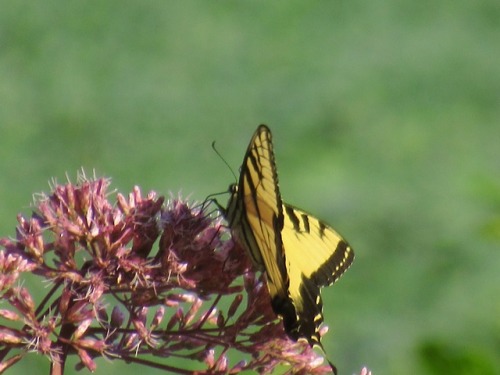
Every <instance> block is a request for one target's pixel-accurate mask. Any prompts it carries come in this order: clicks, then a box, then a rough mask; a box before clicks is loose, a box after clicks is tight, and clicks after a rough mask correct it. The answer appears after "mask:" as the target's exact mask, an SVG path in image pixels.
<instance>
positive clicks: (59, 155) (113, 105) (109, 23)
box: [0, 0, 500, 374]
mask: <svg viewBox="0 0 500 375" xmlns="http://www.w3.org/2000/svg"><path fill="white" fill-rule="evenodd" d="M0 9H1V10H0V137H1V138H0V139H1V142H0V176H1V177H0V197H1V200H2V204H1V205H0V235H1V236H7V235H14V227H15V224H16V219H15V218H16V214H17V213H18V212H25V213H27V212H29V206H30V202H31V200H32V194H33V193H36V192H40V191H48V183H47V182H48V181H49V180H50V179H51V178H53V177H55V178H57V179H58V181H60V182H64V181H65V180H66V177H65V175H66V173H67V174H68V175H69V176H70V177H71V179H72V180H73V181H74V180H75V176H76V172H77V170H79V169H80V168H81V167H83V168H84V169H85V170H86V171H87V174H88V175H92V170H95V171H96V174H97V175H99V176H108V177H111V178H112V179H113V187H115V188H117V189H118V190H119V191H121V192H124V193H127V192H129V191H130V190H131V188H132V187H133V185H140V186H141V188H142V190H143V192H144V193H145V192H147V191H149V190H155V191H157V192H159V193H161V194H166V195H168V194H169V192H173V193H174V194H177V192H179V191H181V192H182V194H183V195H184V196H187V195H188V194H190V197H191V198H193V199H196V200H203V199H204V198H205V197H206V196H207V195H208V194H210V193H214V192H219V191H223V190H226V189H227V186H228V185H229V183H231V182H233V177H232V175H231V173H230V171H229V170H228V168H227V167H226V166H225V165H224V164H223V163H222V162H221V160H220V159H219V158H218V157H217V156H216V154H215V153H214V152H213V150H212V148H211V143H212V141H213V140H215V141H216V142H217V147H218V149H219V151H220V152H221V154H222V155H223V156H224V158H226V160H227V161H228V163H229V164H230V165H231V166H232V167H233V169H234V170H235V171H237V168H238V167H239V165H240V163H241V161H242V158H243V154H244V151H245V149H246V147H247V144H248V142H249V140H250V137H251V135H252V133H253V131H254V130H255V128H256V126H257V125H258V124H259V123H266V124H268V125H269V126H270V127H271V129H272V130H273V133H274V143H275V149H276V157H277V162H278V168H279V173H280V183H281V190H282V194H283V196H284V197H285V199H286V200H287V201H288V202H290V203H293V204H294V205H297V206H299V207H302V208H305V209H306V210H307V211H310V212H312V213H314V214H316V215H317V216H319V217H321V218H323V219H324V220H326V221H327V222H329V223H331V224H332V225H333V226H334V227H335V228H336V229H337V230H339V231H340V232H341V233H342V234H343V235H344V236H345V237H346V238H347V239H348V240H349V241H350V242H351V244H352V246H353V247H354V249H355V251H356V256H357V258H356V260H355V262H354V265H353V267H352V268H351V269H350V270H349V271H348V272H347V274H346V275H345V277H344V278H342V280H341V281H340V282H339V283H338V284H336V286H335V287H332V288H328V289H325V290H324V292H323V296H324V300H325V317H326V318H325V321H326V323H327V324H328V325H329V327H330V332H329V334H328V335H327V337H326V338H325V342H324V345H325V347H326V351H327V353H328V354H329V357H330V358H331V360H332V361H333V362H334V363H336V365H337V366H338V368H339V372H340V374H352V373H359V370H360V369H361V367H362V366H364V365H367V366H369V367H370V368H371V369H372V370H373V371H374V374H444V373H450V374H451V373H453V374H500V370H499V369H500V359H499V356H498V353H500V298H499V296H500V272H499V270H500V171H499V169H500V146H499V143H500V123H499V120H500V44H499V41H500V3H499V2H498V1H497V0H484V1H477V2H470V1H460V0H459V1H440V2H435V1H426V0H424V1H419V2H415V1H393V0H375V1H370V2H367V1H352V2H346V1H332V2H326V1H320V2H302V1H288V2H285V1H277V2H264V1H248V2H243V1H182V2H181V1H179V2H167V1H143V2H138V1H135V2H134V1H107V2H97V1H90V2H89V1H43V2H32V1H0ZM223 199H224V198H223ZM45 368H46V369H48V361H47V360H46V359H43V358H37V356H35V355H32V356H29V357H28V359H26V360H24V361H22V362H21V363H20V364H19V365H17V366H16V367H14V369H13V370H10V372H9V373H13V374H15V373H19V374H21V373H27V371H31V372H33V371H36V373H47V372H46V371H45ZM141 370H142V371H144V370H143V369H141V368H138V367H136V366H127V365H119V364H110V363H109V361H102V360H101V361H99V362H98V373H100V374H105V373H108V372H113V373H118V371H120V372H123V374H126V373H129V374H136V373H137V372H138V371H141ZM147 371H148V374H149V373H150V374H153V373H155V372H154V371H153V370H147ZM67 373H68V374H70V373H74V370H73V368H68V371H67Z"/></svg>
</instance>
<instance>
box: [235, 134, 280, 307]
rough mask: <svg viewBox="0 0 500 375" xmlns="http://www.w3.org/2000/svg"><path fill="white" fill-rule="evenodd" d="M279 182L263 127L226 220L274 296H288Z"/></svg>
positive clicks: (247, 158) (251, 146)
mask: <svg viewBox="0 0 500 375" xmlns="http://www.w3.org/2000/svg"><path fill="white" fill-rule="evenodd" d="M277 181H278V177H277V174H276V166H275V163H274V153H273V148H272V140H271V132H270V131H269V129H268V128H267V127H266V126H263V125H262V126H260V127H259V128H258V129H257V131H256V132H255V134H254V136H253V138H252V141H251V142H250V144H249V146H248V149H247V152H246V154H245V158H244V161H243V165H242V166H241V171H240V180H239V182H238V186H237V187H233V189H232V190H233V192H232V196H231V198H230V201H229V204H228V209H227V213H226V217H227V220H228V221H229V226H230V227H231V229H232V231H233V233H234V234H236V237H237V238H238V240H239V242H240V243H241V244H242V245H244V246H245V247H246V248H247V250H248V251H249V253H250V255H251V256H252V259H253V261H254V263H255V264H256V265H257V266H258V267H259V268H261V269H264V270H265V271H266V274H267V277H268V287H269V290H270V292H271V296H274V295H277V294H278V295H281V296H283V297H285V296H286V294H287V289H288V275H287V270H286V267H285V260H284V252H283V245H282V240H281V230H282V229H283V212H282V204H281V197H280V194H279V190H278V189H277Z"/></svg>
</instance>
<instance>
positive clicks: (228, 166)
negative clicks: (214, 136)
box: [212, 141, 238, 182]
mask: <svg viewBox="0 0 500 375" xmlns="http://www.w3.org/2000/svg"><path fill="white" fill-rule="evenodd" d="M212 149H213V150H214V151H215V153H216V154H217V156H218V157H219V158H220V160H222V162H223V163H224V164H226V167H227V168H228V169H229V170H230V171H231V174H232V175H233V178H234V181H235V182H236V181H237V180H238V178H237V177H236V174H235V173H234V171H233V169H232V168H231V166H230V165H229V163H228V162H227V161H226V159H224V158H223V157H222V155H221V153H220V152H219V150H217V148H216V147H215V141H213V142H212Z"/></svg>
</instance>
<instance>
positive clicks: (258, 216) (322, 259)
mask: <svg viewBox="0 0 500 375" xmlns="http://www.w3.org/2000/svg"><path fill="white" fill-rule="evenodd" d="M224 214H225V217H226V219H227V221H228V223H229V226H230V228H231V230H232V233H233V235H234V236H235V237H236V239H237V240H238V241H239V242H240V243H241V244H242V245H243V246H244V247H245V248H246V249H247V250H248V252H249V254H250V255H251V257H252V259H253V261H254V263H255V265H256V266H257V267H259V269H261V270H264V271H265V272H266V275H267V281H268V283H267V284H268V288H269V292H270V295H271V297H272V306H273V309H274V311H275V313H276V314H277V315H279V316H281V317H282V318H283V323H284V326H285V330H286V332H287V333H288V335H289V336H290V337H291V338H292V339H294V340H298V339H300V338H303V339H306V340H307V341H308V342H309V344H310V345H311V346H313V345H320V346H321V343H320V335H319V327H320V325H321V323H322V321H323V315H322V302H321V296H320V288H321V287H322V286H326V285H329V284H331V283H333V282H334V281H335V280H337V279H338V277H339V276H340V275H341V274H342V273H343V272H344V271H345V270H346V269H347V268H348V267H349V265H350V264H351V263H352V261H353V259H354V252H353V251H352V249H351V248H350V247H349V245H348V244H347V242H345V241H344V240H343V239H342V237H340V236H339V235H338V234H337V233H336V232H335V231H334V230H333V229H331V228H330V227H328V226H327V225H325V224H324V223H322V222H321V221H320V220H318V219H316V218H314V217H313V216H311V215H309V214H307V213H305V212H303V211H301V210H299V209H297V208H294V207H292V206H290V205H287V204H284V203H283V202H282V200H281V196H280V192H279V186H278V176H277V172H276V165H275V161H274V152H273V146H272V136H271V131H270V130H269V128H268V127H267V126H265V125H260V126H259V127H258V129H257V131H256V132H255V134H254V136H253V138H252V140H251V141H250V144H249V146H248V149H247V152H246V154H245V158H244V160H243V165H242V167H241V173H240V179H239V182H238V185H232V186H231V197H230V199H229V203H228V206H227V209H226V210H225V211H224Z"/></svg>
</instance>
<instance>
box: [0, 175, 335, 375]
mask: <svg viewBox="0 0 500 375" xmlns="http://www.w3.org/2000/svg"><path fill="white" fill-rule="evenodd" d="M109 184H110V182H109V180H106V179H96V180H92V181H89V180H84V179H82V180H81V181H80V182H79V183H78V184H71V183H68V184H66V185H56V186H54V188H53V191H52V192H51V193H50V195H42V196H41V197H40V198H38V200H37V202H36V209H35V210H34V213H33V215H32V216H31V218H25V217H22V216H19V217H18V226H17V235H16V238H15V239H12V238H7V237H5V238H0V301H1V303H0V372H2V371H4V370H6V369H7V368H10V367H11V366H13V365H14V364H15V363H17V362H18V361H20V360H21V359H24V358H26V357H28V354H29V353H37V354H43V355H46V356H47V357H48V358H49V359H50V361H51V362H52V365H51V370H50V371H51V373H52V374H58V373H62V372H63V371H62V370H63V369H64V366H65V363H66V358H67V357H68V356H69V355H76V356H78V357H79V360H80V361H79V367H80V368H82V367H85V368H87V369H89V370H90V371H94V370H96V362H95V359H96V358H98V357H103V356H105V357H106V358H108V359H112V360H125V361H127V362H135V363H138V364H142V365H145V366H150V367H155V368H159V369H164V370H167V371H169V372H170V373H177V374H195V373H196V374H236V373H239V372H241V371H244V370H253V371H255V372H258V373H272V372H273V370H274V369H276V368H278V366H279V368H281V369H284V370H282V371H285V373H290V374H291V373H293V374H324V373H329V372H330V371H331V370H330V366H329V365H328V364H327V362H326V361H325V362H323V358H322V357H321V356H320V355H319V354H318V353H316V352H315V351H313V350H312V349H311V348H310V347H309V346H308V345H307V343H305V342H304V343H303V342H293V341H291V340H290V339H289V338H288V336H287V335H286V334H285V332H284V330H283V327H282V324H281V322H280V320H279V319H277V318H276V316H275V314H274V313H273V311H272V308H271V304H270V302H269V301H270V297H269V295H268V291H267V288H266V286H265V279H264V278H263V276H262V275H260V274H256V273H255V272H254V271H253V269H252V265H251V262H250V261H249V257H248V256H247V254H246V253H245V251H244V250H243V249H241V248H240V247H238V246H237V245H236V244H235V243H234V242H233V241H232V240H231V238H230V235H229V232H228V231H227V229H226V228H225V227H224V226H223V225H221V221H220V219H219V217H218V215H214V214H210V212H208V208H207V207H208V206H205V205H200V206H194V207H192V206H191V205H190V204H188V203H187V202H184V201H182V200H180V199H170V200H168V201H167V202H164V198H163V197H158V196H157V195H156V194H155V193H154V192H152V193H149V194H148V195H147V196H146V197H144V196H142V194H141V192H140V190H139V189H138V188H135V189H134V190H133V192H132V193H131V194H130V195H129V197H128V198H126V197H125V196H123V195H121V194H116V202H115V203H111V202H110V200H109V199H110V197H111V196H112V194H111V193H110V192H109V191H108V189H109ZM42 293H43V295H42ZM283 366H284V367H283Z"/></svg>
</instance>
